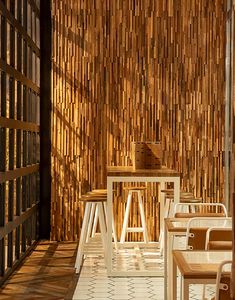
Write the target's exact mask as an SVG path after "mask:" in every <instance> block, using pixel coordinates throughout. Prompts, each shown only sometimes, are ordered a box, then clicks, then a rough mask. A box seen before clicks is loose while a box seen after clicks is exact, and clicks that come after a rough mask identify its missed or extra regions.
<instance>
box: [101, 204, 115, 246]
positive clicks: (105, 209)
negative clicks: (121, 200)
mask: <svg viewBox="0 0 235 300" xmlns="http://www.w3.org/2000/svg"><path fill="white" fill-rule="evenodd" d="M104 212H105V217H106V218H105V220H106V224H107V203H106V202H105V203H104ZM112 232H113V240H114V245H115V249H116V250H118V244H117V234H116V229H115V222H114V216H113V211H112Z"/></svg>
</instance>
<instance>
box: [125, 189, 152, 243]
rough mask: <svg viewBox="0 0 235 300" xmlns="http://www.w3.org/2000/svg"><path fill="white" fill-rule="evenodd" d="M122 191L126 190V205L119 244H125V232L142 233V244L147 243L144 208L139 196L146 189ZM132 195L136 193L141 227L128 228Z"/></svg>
mask: <svg viewBox="0 0 235 300" xmlns="http://www.w3.org/2000/svg"><path fill="white" fill-rule="evenodd" d="M124 189H126V190H128V196H127V204H126V209H125V214H124V221H123V226H122V233H121V238H120V243H124V242H125V237H126V233H127V232H143V236H144V242H145V243H148V230H147V226H146V220H145V213H144V206H143V201H142V196H141V192H142V191H144V190H146V187H139V186H137V187H124ZM134 193H137V197H138V204H139V209H140V220H141V227H128V220H129V215H130V208H131V201H132V195H133V194H134Z"/></svg>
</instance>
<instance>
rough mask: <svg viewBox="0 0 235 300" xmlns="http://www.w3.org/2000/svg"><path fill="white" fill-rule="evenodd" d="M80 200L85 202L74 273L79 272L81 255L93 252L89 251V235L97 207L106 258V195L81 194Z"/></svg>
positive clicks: (92, 251)
mask: <svg viewBox="0 0 235 300" xmlns="http://www.w3.org/2000/svg"><path fill="white" fill-rule="evenodd" d="M79 200H80V201H82V202H84V204H85V213H84V219H83V222H82V230H81V236H80V241H79V246H78V252H77V257H76V263H75V268H76V273H79V271H80V268H81V263H82V259H83V256H84V255H85V254H89V253H92V254H94V250H91V251H89V248H88V247H87V246H89V236H90V231H91V227H92V223H93V221H94V211H95V210H96V209H97V214H98V220H99V225H100V232H101V240H102V244H103V248H104V258H105V259H106V253H107V249H106V245H107V229H106V219H105V212H104V203H106V202H107V196H106V195H102V194H100V195H99V194H95V193H94V194H88V193H87V194H86V195H83V196H82V197H81V198H80V199H79Z"/></svg>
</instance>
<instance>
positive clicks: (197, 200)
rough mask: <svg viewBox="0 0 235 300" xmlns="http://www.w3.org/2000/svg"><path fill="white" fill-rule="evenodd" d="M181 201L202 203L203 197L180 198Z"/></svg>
mask: <svg viewBox="0 0 235 300" xmlns="http://www.w3.org/2000/svg"><path fill="white" fill-rule="evenodd" d="M180 202H181V203H201V202H202V198H180Z"/></svg>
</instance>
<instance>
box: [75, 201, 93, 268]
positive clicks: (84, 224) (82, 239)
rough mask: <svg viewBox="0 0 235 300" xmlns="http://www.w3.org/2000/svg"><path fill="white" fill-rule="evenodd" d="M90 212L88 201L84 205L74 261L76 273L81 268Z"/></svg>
mask: <svg viewBox="0 0 235 300" xmlns="http://www.w3.org/2000/svg"><path fill="white" fill-rule="evenodd" d="M90 212H91V203H90V202H88V203H86V207H85V214H84V219H83V222H82V230H81V236H80V241H79V246H78V252H77V257H76V263H75V268H76V273H79V271H80V268H81V263H82V258H83V251H84V245H85V241H86V237H87V229H88V224H89V215H90Z"/></svg>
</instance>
